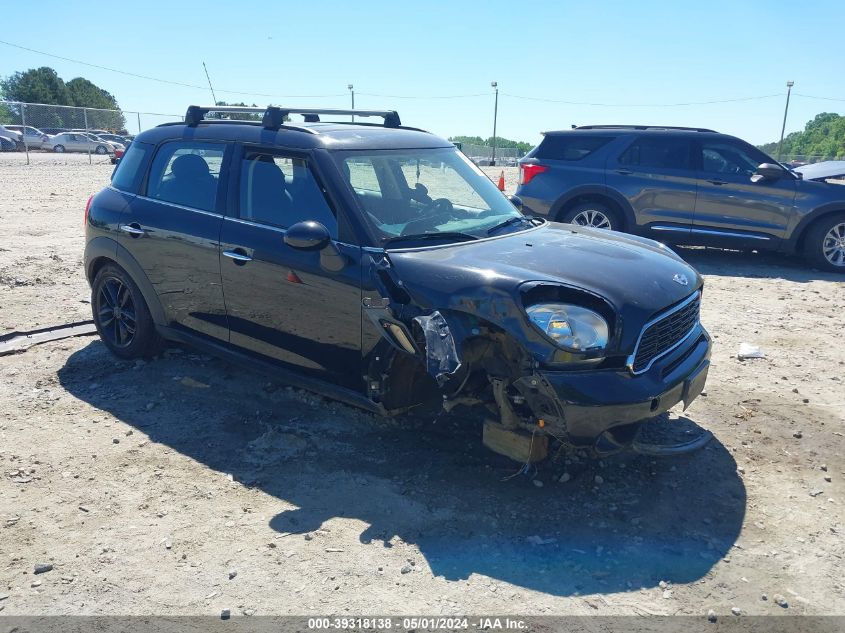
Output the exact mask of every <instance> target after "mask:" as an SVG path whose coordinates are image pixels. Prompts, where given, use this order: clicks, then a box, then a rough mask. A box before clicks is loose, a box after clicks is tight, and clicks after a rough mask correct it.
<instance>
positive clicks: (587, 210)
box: [560, 202, 622, 231]
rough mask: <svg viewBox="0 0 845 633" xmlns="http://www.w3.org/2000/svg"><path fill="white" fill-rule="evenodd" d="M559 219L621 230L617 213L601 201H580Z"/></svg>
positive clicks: (571, 222) (598, 227)
mask: <svg viewBox="0 0 845 633" xmlns="http://www.w3.org/2000/svg"><path fill="white" fill-rule="evenodd" d="M560 221H561V222H568V223H569V224H577V225H578V226H590V227H593V228H597V229H605V230H608V231H621V230H622V220H621V219H620V218H619V216H618V215H617V213H616V212H615V211H614V210H612V209H611V208H610V207H608V206H607V205H606V204H602V203H601V202H582V203H581V204H578V205H576V206H574V207H572V208H571V209H569V211H567V212H566V213H564V214H563V215H562V216H561V219H560Z"/></svg>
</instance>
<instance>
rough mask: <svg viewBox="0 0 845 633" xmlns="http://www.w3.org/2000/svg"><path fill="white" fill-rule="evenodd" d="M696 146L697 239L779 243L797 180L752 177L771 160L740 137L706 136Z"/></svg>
mask: <svg viewBox="0 0 845 633" xmlns="http://www.w3.org/2000/svg"><path fill="white" fill-rule="evenodd" d="M696 148H697V156H696V158H697V161H696V162H697V167H698V198H697V199H696V203H695V222H694V225H695V226H694V228H693V233H694V234H695V235H696V239H697V240H699V239H700V241H703V242H710V241H715V242H718V243H719V245H721V246H725V245H730V244H733V243H736V244H737V245H738V246H749V245H752V246H753V245H754V244H765V243H768V244H769V245H775V244H777V243H779V242H780V240H781V239H782V238H783V236H784V234H785V232H786V227H787V225H788V223H789V219H790V217H791V216H792V208H793V201H794V199H795V180H794V179H793V178H791V177H789V176H788V175H787V176H786V177H784V178H781V179H779V180H764V179H759V178H755V179H754V180H752V176H754V172H755V171H756V169H757V166H758V165H760V164H761V163H769V162H772V159H770V158H769V157H768V156H766V155H765V154H764V153H763V152H761V151H759V150H758V149H756V148H755V147H752V146H751V145H748V144H747V143H744V142H742V141H740V140H738V139H732V138H720V137H714V138H706V139H701V140H699V141H698V142H697V143H696ZM755 181H756V182H755ZM710 238H712V239H710Z"/></svg>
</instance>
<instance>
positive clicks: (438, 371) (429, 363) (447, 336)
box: [414, 310, 461, 387]
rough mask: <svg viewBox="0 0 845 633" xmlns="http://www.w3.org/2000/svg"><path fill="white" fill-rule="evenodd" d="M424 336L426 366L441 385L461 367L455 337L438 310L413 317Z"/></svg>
mask: <svg viewBox="0 0 845 633" xmlns="http://www.w3.org/2000/svg"><path fill="white" fill-rule="evenodd" d="M414 321H415V322H416V323H417V324H418V325H419V326H420V328H421V329H422V332H423V335H424V336H425V352H426V368H427V369H428V373H429V374H431V375H432V376H434V378H435V380H437V384H438V385H440V386H441V387H442V386H443V385H444V384H446V382H447V381H448V380H449V377H450V376H451V375H452V374H454V373H455V372H456V371H458V369H460V367H461V360H460V358H458V350H457V349H456V348H455V338H454V337H453V336H452V331H451V330H450V329H449V324H448V323H446V319H445V318H443V315H442V314H440V312H438V311H436V310H435V311H434V312H432V313H431V314H429V315H427V316H418V317H414Z"/></svg>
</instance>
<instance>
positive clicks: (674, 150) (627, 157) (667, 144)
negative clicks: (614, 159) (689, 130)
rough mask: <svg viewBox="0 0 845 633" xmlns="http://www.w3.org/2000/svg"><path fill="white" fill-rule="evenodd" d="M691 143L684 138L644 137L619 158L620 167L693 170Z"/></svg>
mask: <svg viewBox="0 0 845 633" xmlns="http://www.w3.org/2000/svg"><path fill="white" fill-rule="evenodd" d="M690 152H691V143H690V142H689V141H688V140H686V139H683V138H671V137H657V136H655V137H644V138H639V139H637V140H636V141H634V144H633V145H631V146H630V147H628V149H626V150H625V151H624V152H623V153H622V155H621V156H620V157H619V164H620V165H630V166H632V167H656V168H660V169H691V161H690Z"/></svg>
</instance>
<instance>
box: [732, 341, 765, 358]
mask: <svg viewBox="0 0 845 633" xmlns="http://www.w3.org/2000/svg"><path fill="white" fill-rule="evenodd" d="M736 357H737V358H738V359H739V360H745V359H746V358H766V354H765V353H764V352H763V350H761V349H760V348H759V347H757V346H756V345H752V344H751V343H740V345H739V352H738V353H737V355H736Z"/></svg>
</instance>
